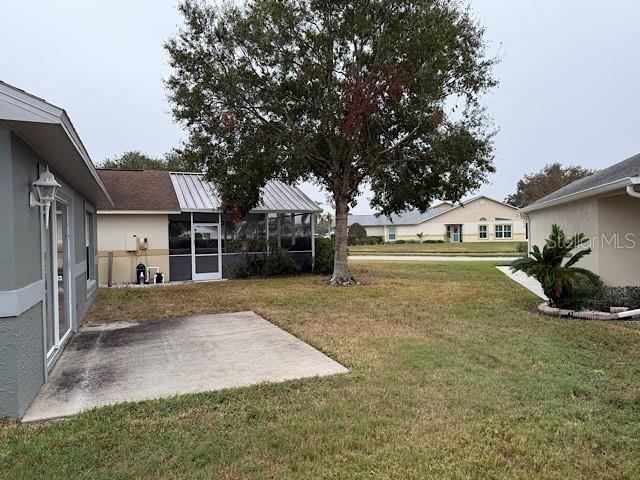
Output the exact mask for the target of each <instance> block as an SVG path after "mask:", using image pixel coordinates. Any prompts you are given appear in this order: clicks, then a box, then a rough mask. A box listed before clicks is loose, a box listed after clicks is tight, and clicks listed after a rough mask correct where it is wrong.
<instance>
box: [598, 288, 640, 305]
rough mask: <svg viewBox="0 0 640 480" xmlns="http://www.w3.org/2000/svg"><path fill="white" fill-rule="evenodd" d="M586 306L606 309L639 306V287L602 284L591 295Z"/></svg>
mask: <svg viewBox="0 0 640 480" xmlns="http://www.w3.org/2000/svg"><path fill="white" fill-rule="evenodd" d="M586 306H587V308H590V309H592V310H603V311H608V310H609V307H627V308H629V309H631V310H634V309H636V308H640V287H636V286H627V287H609V286H602V287H601V288H599V289H598V290H597V291H596V292H594V293H593V295H591V297H590V299H589V301H588V303H587V305H586Z"/></svg>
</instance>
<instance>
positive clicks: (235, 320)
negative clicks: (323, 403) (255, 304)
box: [22, 312, 347, 422]
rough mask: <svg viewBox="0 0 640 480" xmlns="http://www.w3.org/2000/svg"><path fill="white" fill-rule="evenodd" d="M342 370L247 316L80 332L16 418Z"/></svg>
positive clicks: (264, 322)
mask: <svg viewBox="0 0 640 480" xmlns="http://www.w3.org/2000/svg"><path fill="white" fill-rule="evenodd" d="M344 372H347V369H346V368H345V367H343V366H342V365H340V364H339V363H337V362H335V361H334V360H332V359H330V358H329V357H327V356H326V355H324V354H323V353H321V352H319V351H318V350H316V349H315V348H313V347H311V346H310V345H308V344H306V343H304V342H303V341H301V340H299V339H298V338H296V337H294V336H293V335H291V334H289V333H287V332H285V331H284V330H282V329H280V328H278V327H276V326H275V325H273V324H272V323H270V322H268V321H267V320H265V319H264V318H262V317H260V316H258V315H256V314H255V313H253V312H239V313H230V314H221V315H199V316H193V317H184V318H170V319H162V320H149V321H145V322H141V323H136V324H130V323H122V324H110V325H104V326H96V327H87V328H83V329H82V330H81V331H80V332H79V333H78V334H76V335H75V336H74V338H73V339H72V340H71V342H70V344H69V345H68V347H67V348H66V350H65V351H64V352H63V353H62V355H61V357H60V359H59V360H58V363H57V364H56V366H55V367H54V368H53V370H52V371H51V373H50V375H49V379H48V381H47V383H46V384H45V385H44V386H43V387H42V389H41V391H40V393H39V394H38V396H37V397H36V399H35V400H34V402H33V404H32V405H31V407H30V408H29V410H28V411H27V413H26V415H25V416H24V418H23V419H22V420H23V421H26V422H31V421H37V420H47V419H53V418H59V417H65V416H69V415H73V414H75V413H78V412H81V411H83V410H87V409H90V408H93V407H98V406H104V405H109V404H114V403H119V402H125V401H139V400H148V399H154V398H162V397H168V396H171V395H176V394H184V393H192V392H202V391H210V390H218V389H222V388H229V387H239V386H246V385H253V384H257V383H262V382H278V381H284V380H291V379H296V378H305V377H314V376H319V375H332V374H337V373H344Z"/></svg>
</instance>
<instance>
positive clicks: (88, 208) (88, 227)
mask: <svg viewBox="0 0 640 480" xmlns="http://www.w3.org/2000/svg"><path fill="white" fill-rule="evenodd" d="M90 218H91V220H92V221H91V222H90V221H89V219H90ZM96 226H97V218H96V209H95V208H93V206H92V205H89V204H85V208H84V250H85V257H86V258H85V261H86V262H87V265H86V268H87V271H86V272H85V277H87V298H89V297H90V296H91V295H92V294H93V292H94V291H95V289H96V287H97V286H98V272H97V270H98V268H97V263H98V248H97V245H96V239H97V232H96ZM87 249H89V251H88V254H87Z"/></svg>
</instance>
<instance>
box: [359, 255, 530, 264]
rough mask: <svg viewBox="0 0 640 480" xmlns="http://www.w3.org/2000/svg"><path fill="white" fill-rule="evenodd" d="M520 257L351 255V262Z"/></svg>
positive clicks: (501, 260)
mask: <svg viewBox="0 0 640 480" xmlns="http://www.w3.org/2000/svg"><path fill="white" fill-rule="evenodd" d="M516 258H519V257H469V256H446V255H438V256H436V255H349V260H357V261H360V260H366V261H369V260H371V261H380V260H384V261H402V262H512V261H514V260H515V259H516Z"/></svg>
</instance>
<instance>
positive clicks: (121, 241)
mask: <svg viewBox="0 0 640 480" xmlns="http://www.w3.org/2000/svg"><path fill="white" fill-rule="evenodd" d="M98 173H99V175H100V177H101V178H102V180H103V181H104V183H105V185H106V187H107V191H108V192H109V193H110V195H111V197H112V198H113V202H114V206H109V205H106V204H105V205H103V204H99V205H98V255H99V258H100V284H108V282H109V274H110V275H111V282H112V283H133V282H136V280H137V277H138V275H139V273H138V271H137V266H138V265H139V264H142V265H144V267H145V269H147V271H148V272H149V273H148V274H147V278H148V279H149V280H150V281H151V282H152V283H153V281H154V279H155V275H156V273H158V272H160V273H162V274H163V276H164V281H165V282H168V281H176V280H214V279H220V278H230V277H233V276H234V271H235V269H236V265H237V264H238V262H240V261H243V260H244V259H245V258H246V256H247V255H251V254H260V255H262V254H265V253H267V252H268V251H271V250H273V249H275V248H281V249H283V250H286V251H287V252H288V253H289V255H290V256H291V257H292V258H293V259H294V260H295V261H296V262H298V263H299V264H300V266H301V267H302V269H303V271H310V270H311V266H312V263H313V258H314V256H315V251H314V244H313V242H312V238H313V234H314V232H313V229H314V224H315V221H314V217H315V214H317V213H320V212H321V209H320V208H318V206H317V205H316V204H315V203H314V202H313V201H312V200H311V199H309V198H308V197H307V196H306V195H305V194H304V193H302V192H301V191H300V190H299V189H297V188H295V187H292V186H289V185H286V184H284V183H281V182H276V181H273V182H269V183H268V184H267V186H266V187H265V188H264V190H263V192H262V200H261V203H260V205H258V206H257V207H256V208H254V209H253V210H251V211H250V212H249V213H248V214H247V215H245V216H244V217H241V218H239V217H238V216H237V215H233V214H231V213H228V212H223V211H221V202H220V199H219V198H218V195H217V194H216V192H215V189H214V187H213V185H212V184H210V183H209V182H207V181H205V180H204V178H203V176H202V175H200V174H197V173H174V172H167V171H154V170H107V169H104V170H103V169H101V170H98ZM110 259H111V260H110ZM109 262H111V265H109ZM109 272H111V273H109Z"/></svg>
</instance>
